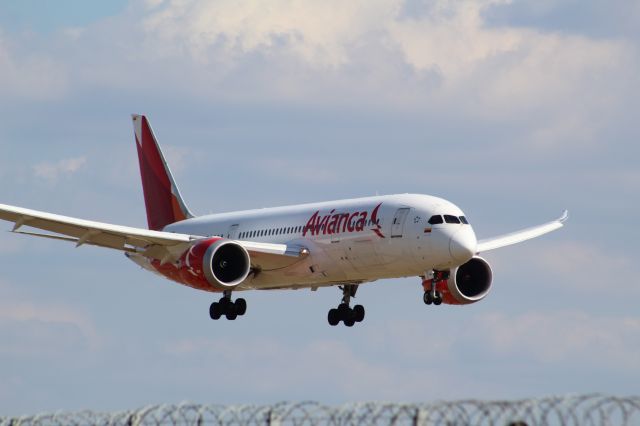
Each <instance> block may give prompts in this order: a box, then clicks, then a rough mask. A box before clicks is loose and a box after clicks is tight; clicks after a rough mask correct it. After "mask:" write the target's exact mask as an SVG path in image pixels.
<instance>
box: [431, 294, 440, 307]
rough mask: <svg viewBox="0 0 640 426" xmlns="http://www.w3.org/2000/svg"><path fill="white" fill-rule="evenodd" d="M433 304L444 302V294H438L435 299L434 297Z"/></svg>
mask: <svg viewBox="0 0 640 426" xmlns="http://www.w3.org/2000/svg"><path fill="white" fill-rule="evenodd" d="M433 304H434V305H436V306H438V305H440V304H442V295H441V294H438V295H437V296H436V298H435V299H433Z"/></svg>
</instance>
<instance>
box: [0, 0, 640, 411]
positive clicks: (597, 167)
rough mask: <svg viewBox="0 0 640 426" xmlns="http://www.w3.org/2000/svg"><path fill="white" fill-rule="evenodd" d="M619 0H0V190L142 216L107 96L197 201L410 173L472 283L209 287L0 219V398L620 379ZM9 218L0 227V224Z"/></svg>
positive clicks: (625, 259)
mask: <svg viewBox="0 0 640 426" xmlns="http://www.w3.org/2000/svg"><path fill="white" fill-rule="evenodd" d="M639 28H640V3H638V2H629V1H622V0H619V1H595V0H594V1H577V0H564V1H558V0H544V1H540V0H535V1H534V0H522V1H510V0H457V1H448V0H434V1H421V0H367V1H364V0H354V1H351V2H344V1H338V0H327V1H323V2H313V1H293V0H273V1H270V2H267V3H265V2H259V1H251V0H239V1H238V0H234V1H230V0H226V1H225V0H215V1H203V0H122V1H113V2H99V3H96V2H83V1H80V0H64V1H63V0H61V1H57V2H36V1H21V2H7V1H5V2H0V152H2V155H1V156H0V203H4V204H11V205H17V206H22V207H27V208H32V209H37V210H44V211H50V212H54V213H59V214H65V215H69V216H74V217H80V218H86V219H92V220H98V221H104V222H108V223H117V224H123V225H130V226H139V227H145V226H146V216H145V212H144V204H143V201H142V191H141V185H140V178H139V172H138V169H137V157H136V152H135V148H134V138H133V130H132V126H131V122H130V114H131V113H144V114H147V115H148V117H149V119H150V120H151V123H152V125H153V127H154V130H155V133H156V136H157V137H158V139H159V141H160V143H161V145H162V146H163V148H164V149H165V151H166V155H167V157H168V161H169V163H170V164H171V166H172V169H173V171H174V174H175V177H176V180H177V181H178V184H179V186H180V188H181V192H182V194H183V196H184V197H185V198H186V200H187V203H188V204H189V207H190V208H191V209H192V210H193V211H194V212H196V213H198V214H206V213H211V212H226V211H233V210H239V209H247V208H260V207H269V206H280V205H287V204H297V203H303V202H313V201H324V200H332V199H341V198H351V197H359V196H369V195H374V194H393V193H407V192H409V193H425V194H431V195H436V196H441V197H444V198H446V199H448V200H450V201H452V202H454V203H456V204H457V205H458V206H460V207H461V208H462V209H463V210H464V211H465V214H466V216H467V217H468V218H469V220H470V221H471V223H472V225H473V226H474V230H475V232H476V234H477V235H478V237H479V238H486V237H490V236H493V235H499V234H502V233H505V232H510V231H513V230H517V229H520V228H523V227H527V226H531V225H535V224H539V223H543V222H546V221H548V220H551V219H553V218H556V217H558V216H559V215H560V214H561V212H562V210H563V209H565V208H567V209H569V211H570V215H571V216H570V219H569V221H568V223H567V226H566V227H564V228H563V229H561V230H560V231H557V232H555V233H552V234H549V235H547V236H544V237H542V238H540V239H536V240H533V241H529V242H526V243H523V244H521V245H517V246H512V247H509V248H503V249H500V250H496V251H492V252H489V253H486V256H485V258H486V259H487V260H488V261H489V262H490V263H491V265H492V268H493V271H494V281H493V288H492V290H491V293H490V294H489V295H488V296H487V298H486V299H485V300H483V301H481V302H479V303H476V304H473V305H469V306H465V307H458V306H444V305H443V306H440V307H434V306H426V305H424V304H423V303H422V291H421V286H420V280H419V279H418V278H417V277H416V278H405V279H390V280H382V281H378V282H375V283H370V284H366V285H363V286H362V287H361V288H360V289H359V292H358V295H357V296H358V297H357V299H356V301H357V302H358V303H361V304H363V305H364V306H365V307H366V309H367V317H366V319H365V321H364V322H363V323H360V324H357V325H356V326H355V327H353V328H346V327H330V326H328V324H327V322H326V314H327V311H328V309H330V308H332V307H334V306H336V305H337V303H338V302H339V299H340V292H339V290H337V289H336V288H325V289H320V290H318V291H317V292H314V293H312V292H310V291H308V290H300V291H275V292H250V293H247V294H245V295H243V296H244V297H245V298H246V299H247V302H248V311H247V315H246V316H244V317H242V318H240V319H239V320H237V321H235V322H230V321H217V322H213V321H211V320H210V319H209V317H208V306H209V304H210V303H211V302H212V301H214V300H217V296H216V295H212V294H209V293H205V292H198V291H195V290H192V289H189V288H187V287H183V286H179V285H176V284H174V283H172V282H169V281H167V280H163V279H162V278H160V277H157V276H155V275H153V274H149V273H148V272H145V271H143V270H141V269H140V268H138V267H137V266H136V265H134V264H133V263H131V262H129V261H127V260H126V259H125V258H124V256H123V255H122V253H119V252H115V251H113V252H112V251H109V250H105V249H100V248H95V247H86V246H85V247H81V248H75V247H74V245H73V244H67V243H64V242H58V241H42V240H39V239H30V238H27V237H25V236H20V235H13V234H11V233H9V232H3V233H0V259H1V260H0V262H2V265H3V267H2V268H1V271H0V342H1V343H0V415H20V414H34V413H38V412H51V411H56V410H59V409H61V410H81V409H94V410H100V411H109V410H124V409H131V408H136V407H142V406H145V405H148V404H158V403H178V402H181V401H192V402H201V403H223V404H228V403H260V404H265V403H272V402H277V401H284V400H288V401H302V400H317V401H320V402H322V403H326V404H340V403H344V402H348V401H363V400H376V401H380V400H384V401H407V402H421V401H435V400H440V399H447V400H449V399H465V398H479V399H501V398H507V399H513V398H524V397H537V396H545V395H563V394H568V393H590V392H602V393H608V394H615V395H634V394H635V395H637V394H638V383H640V362H639V361H638V354H640V310H639V309H638V304H637V300H638V298H639V297H640V282H639V281H638V277H639V276H640V267H639V266H638V263H637V262H636V261H635V259H636V258H637V256H638V249H637V245H636V241H638V240H640V231H639V230H638V226H637V223H636V222H637V220H636V219H637V218H638V217H639V216H640V203H639V202H638V192H639V191H638V189H639V188H640V166H639V164H640V163H639V162H638V156H639V155H640V145H639V144H638V140H639V136H640V131H639V130H638V125H637V123H638V122H639V121H640V120H639V119H640V116H639V111H640V30H639ZM4 229H5V230H7V231H9V230H10V229H11V225H10V224H9V223H5V224H4Z"/></svg>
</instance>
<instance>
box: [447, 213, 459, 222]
mask: <svg viewBox="0 0 640 426" xmlns="http://www.w3.org/2000/svg"><path fill="white" fill-rule="evenodd" d="M444 221H445V222H447V223H460V219H458V218H457V217H455V216H452V215H450V214H445V215H444Z"/></svg>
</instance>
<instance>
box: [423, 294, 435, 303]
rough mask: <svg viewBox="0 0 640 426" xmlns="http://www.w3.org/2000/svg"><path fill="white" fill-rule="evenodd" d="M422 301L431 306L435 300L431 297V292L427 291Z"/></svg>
mask: <svg viewBox="0 0 640 426" xmlns="http://www.w3.org/2000/svg"><path fill="white" fill-rule="evenodd" d="M422 301H423V302H424V303H425V304H427V305H430V304H432V303H433V298H432V297H431V292H430V291H425V292H424V295H423V296H422Z"/></svg>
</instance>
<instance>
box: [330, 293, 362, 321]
mask: <svg viewBox="0 0 640 426" xmlns="http://www.w3.org/2000/svg"><path fill="white" fill-rule="evenodd" d="M339 288H340V289H341V290H342V303H340V305H338V307H337V308H333V309H330V310H329V314H328V315H327V320H328V321H329V324H330V325H331V326H336V325H338V323H339V322H340V321H342V322H344V325H346V326H347V327H353V325H354V324H355V323H357V322H361V321H362V320H363V319H364V306H362V305H356V306H354V307H353V308H351V307H350V306H349V302H350V301H351V298H352V297H355V296H356V291H357V290H358V285H357V284H347V285H344V286H342V287H339Z"/></svg>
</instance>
